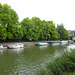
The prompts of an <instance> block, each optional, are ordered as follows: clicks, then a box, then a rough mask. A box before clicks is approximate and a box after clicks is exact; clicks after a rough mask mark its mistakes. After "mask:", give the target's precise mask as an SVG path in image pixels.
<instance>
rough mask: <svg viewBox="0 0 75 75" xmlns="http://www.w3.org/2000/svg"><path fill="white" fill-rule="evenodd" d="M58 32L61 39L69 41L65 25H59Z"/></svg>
mask: <svg viewBox="0 0 75 75" xmlns="http://www.w3.org/2000/svg"><path fill="white" fill-rule="evenodd" d="M57 31H58V33H59V34H60V39H69V32H68V31H67V30H66V29H65V28H64V26H63V24H61V25H57Z"/></svg>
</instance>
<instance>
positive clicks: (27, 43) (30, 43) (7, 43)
mask: <svg viewBox="0 0 75 75" xmlns="http://www.w3.org/2000/svg"><path fill="white" fill-rule="evenodd" d="M39 42H49V41H37V42H4V43H0V45H11V44H14V43H22V44H24V46H35V44H37V43H39Z"/></svg>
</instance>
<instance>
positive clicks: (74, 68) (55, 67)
mask: <svg viewBox="0 0 75 75" xmlns="http://www.w3.org/2000/svg"><path fill="white" fill-rule="evenodd" d="M35 75H75V49H73V50H71V51H70V52H65V53H64V54H63V55H62V56H60V57H58V58H56V59H55V60H54V61H52V62H50V63H48V64H47V65H46V67H45V68H44V69H41V70H40V71H39V72H37V73H36V74H35Z"/></svg>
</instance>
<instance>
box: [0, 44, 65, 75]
mask: <svg viewBox="0 0 75 75" xmlns="http://www.w3.org/2000/svg"><path fill="white" fill-rule="evenodd" d="M64 48H65V47H64V46H60V45H59V46H51V45H48V46H32V47H24V48H23V49H0V75H34V73H35V72H37V71H38V70H40V69H41V68H43V67H44V66H45V65H46V64H47V63H48V62H50V61H52V60H53V59H54V58H56V57H57V56H60V55H61V54H62V53H63V52H64Z"/></svg>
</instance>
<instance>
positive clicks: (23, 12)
mask: <svg viewBox="0 0 75 75" xmlns="http://www.w3.org/2000/svg"><path fill="white" fill-rule="evenodd" d="M0 2H1V3H2V4H5V3H7V4H8V5H10V6H11V8H12V9H14V10H15V11H16V12H17V14H18V15H19V18H20V19H19V20H20V21H22V20H23V19H24V18H26V17H29V18H32V17H34V16H36V17H39V18H40V19H41V20H46V21H47V20H52V21H53V22H54V23H55V24H59V23H63V24H64V27H65V28H66V29H69V30H70V29H71V30H75V28H74V25H75V22H74V20H75V11H74V7H75V4H74V2H75V1H74V0H0Z"/></svg>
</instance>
